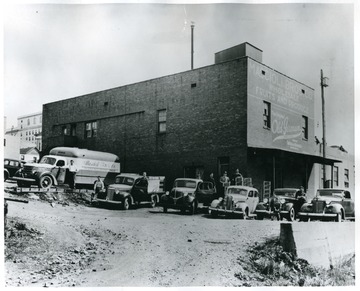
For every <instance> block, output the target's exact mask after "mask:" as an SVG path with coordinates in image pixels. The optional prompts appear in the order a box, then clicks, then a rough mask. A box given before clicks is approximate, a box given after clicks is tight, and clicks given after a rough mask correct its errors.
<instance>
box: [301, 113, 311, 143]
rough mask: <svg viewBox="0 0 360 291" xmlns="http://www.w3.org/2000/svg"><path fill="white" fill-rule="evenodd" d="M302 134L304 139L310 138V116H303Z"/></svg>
mask: <svg viewBox="0 0 360 291" xmlns="http://www.w3.org/2000/svg"><path fill="white" fill-rule="evenodd" d="M301 127H302V136H303V139H306V140H307V139H308V137H309V128H308V118H307V117H306V116H303V117H302V125H301Z"/></svg>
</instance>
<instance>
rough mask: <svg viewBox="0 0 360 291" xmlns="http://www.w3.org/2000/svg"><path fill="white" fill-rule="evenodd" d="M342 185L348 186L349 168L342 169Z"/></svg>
mask: <svg viewBox="0 0 360 291" xmlns="http://www.w3.org/2000/svg"><path fill="white" fill-rule="evenodd" d="M344 186H345V188H349V169H344Z"/></svg>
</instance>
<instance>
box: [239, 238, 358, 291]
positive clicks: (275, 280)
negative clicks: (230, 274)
mask: <svg viewBox="0 0 360 291" xmlns="http://www.w3.org/2000/svg"><path fill="white" fill-rule="evenodd" d="M238 263H239V264H240V265H241V266H242V268H243V270H244V272H240V273H236V274H235V277H237V278H238V279H240V280H242V281H244V284H243V286H260V285H261V286H352V285H355V255H354V256H352V257H351V258H349V259H347V260H344V261H343V262H342V263H341V264H339V265H337V266H335V267H333V268H332V269H330V270H327V269H324V268H316V267H314V266H312V265H310V264H309V263H308V262H307V261H306V260H303V259H300V258H296V257H295V256H294V255H293V254H292V253H288V252H285V251H284V250H283V249H282V247H281V245H280V241H279V239H272V240H268V241H266V242H265V243H264V244H255V245H254V246H252V247H249V248H248V250H247V256H245V257H240V258H238Z"/></svg>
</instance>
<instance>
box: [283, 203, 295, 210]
mask: <svg viewBox="0 0 360 291" xmlns="http://www.w3.org/2000/svg"><path fill="white" fill-rule="evenodd" d="M293 207H294V203H293V202H288V203H285V204H284V206H283V209H282V210H284V211H290V209H291V208H293Z"/></svg>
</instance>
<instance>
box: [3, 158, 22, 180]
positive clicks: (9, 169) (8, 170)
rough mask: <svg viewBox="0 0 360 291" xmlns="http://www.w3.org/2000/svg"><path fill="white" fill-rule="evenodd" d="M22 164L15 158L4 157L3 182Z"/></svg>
mask: <svg viewBox="0 0 360 291" xmlns="http://www.w3.org/2000/svg"><path fill="white" fill-rule="evenodd" d="M22 166H23V163H22V162H21V161H19V160H15V159H7V158H5V159H4V182H5V181H6V180H8V179H11V178H12V177H13V176H14V175H15V173H16V172H17V171H18V170H20V169H21V168H22Z"/></svg>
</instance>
